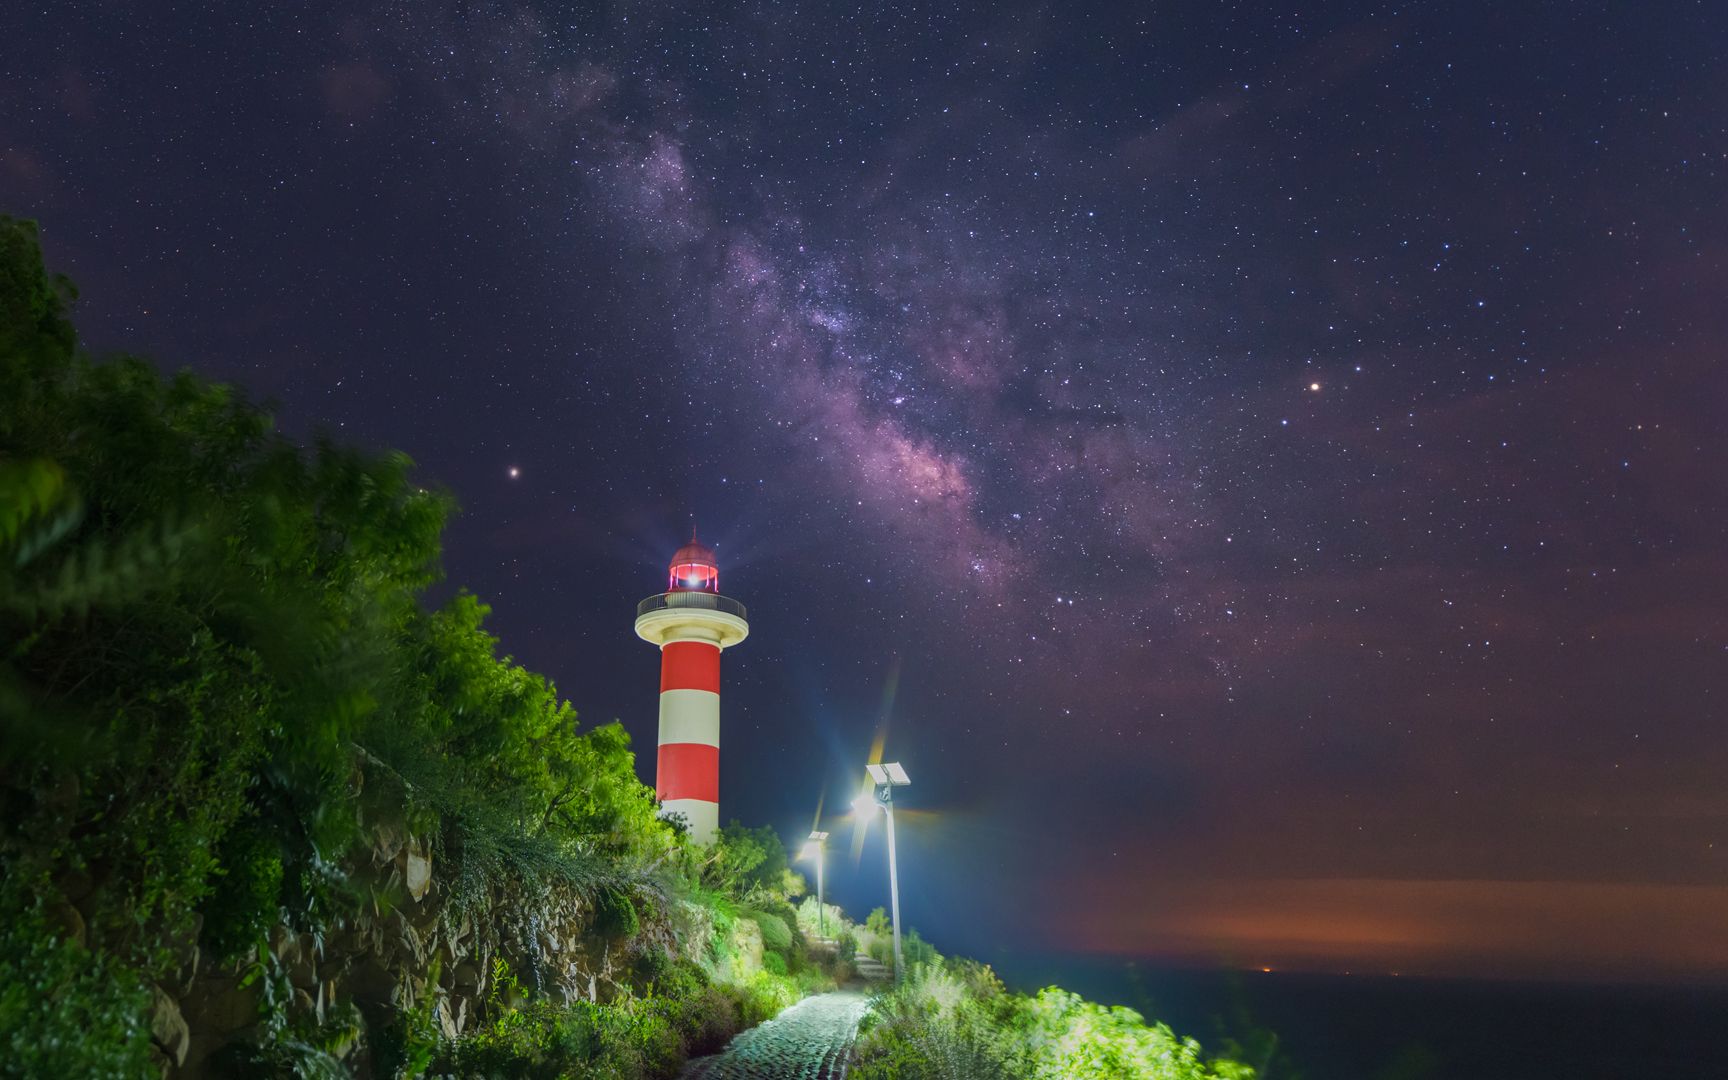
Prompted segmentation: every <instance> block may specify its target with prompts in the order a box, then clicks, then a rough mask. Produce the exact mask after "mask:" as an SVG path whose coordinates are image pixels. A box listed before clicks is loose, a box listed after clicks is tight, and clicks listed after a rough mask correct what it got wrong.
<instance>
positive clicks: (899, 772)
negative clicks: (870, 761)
mask: <svg viewBox="0 0 1728 1080" xmlns="http://www.w3.org/2000/svg"><path fill="white" fill-rule="evenodd" d="M864 771H865V772H867V773H869V774H870V780H871V782H872V783H874V784H876V785H877V786H881V785H883V784H887V785H889V786H890V787H905V786H906V785H907V784H910V783H911V782H912V780H911V778H910V777H908V776H907V775H906V770H905V768H904V767H902V766H901V764H900V763H899V762H898V761H890V762H888V763H887V764H885V765H866V766H864Z"/></svg>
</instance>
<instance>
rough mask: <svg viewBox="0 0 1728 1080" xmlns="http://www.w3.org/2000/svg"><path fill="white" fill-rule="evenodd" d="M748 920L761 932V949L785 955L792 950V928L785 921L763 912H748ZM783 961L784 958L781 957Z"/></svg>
mask: <svg viewBox="0 0 1728 1080" xmlns="http://www.w3.org/2000/svg"><path fill="white" fill-rule="evenodd" d="M749 915H750V920H751V921H752V922H754V923H755V924H756V925H757V926H758V927H760V928H761V930H762V947H763V948H765V949H769V950H771V951H773V952H777V953H786V952H788V951H790V950H791V948H792V928H791V927H790V926H788V925H787V924H786V920H785V919H783V918H781V917H780V916H778V915H770V914H769V913H767V912H765V911H751V912H749ZM782 959H784V957H782Z"/></svg>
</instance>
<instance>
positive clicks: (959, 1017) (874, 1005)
mask: <svg viewBox="0 0 1728 1080" xmlns="http://www.w3.org/2000/svg"><path fill="white" fill-rule="evenodd" d="M861 1030H862V1034H861V1037H860V1039H859V1043H858V1065H857V1068H856V1069H855V1070H854V1072H853V1075H854V1076H855V1077H857V1078H858V1080H889V1078H911V1080H918V1078H925V1077H929V1078H936V1077H978V1078H981V1080H987V1078H992V1077H1008V1076H1013V1077H1025V1078H1028V1080H1253V1077H1254V1070H1253V1069H1252V1068H1250V1067H1248V1066H1246V1065H1243V1064H1241V1063H1239V1062H1235V1061H1228V1060H1207V1059H1205V1058H1204V1057H1203V1056H1202V1054H1201V1049H1200V1045H1199V1044H1198V1043H1196V1042H1195V1041H1194V1040H1192V1039H1183V1038H1179V1037H1177V1036H1176V1035H1175V1034H1173V1033H1172V1032H1171V1031H1170V1029H1169V1028H1168V1027H1166V1026H1164V1025H1162V1024H1151V1025H1149V1024H1147V1023H1146V1022H1145V1020H1144V1019H1142V1017H1141V1016H1140V1014H1139V1013H1136V1012H1135V1011H1134V1010H1132V1009H1125V1008H1120V1007H1112V1006H1104V1005H1099V1004H1096V1003H1094V1002H1089V1001H1085V1000H1084V999H1082V998H1080V997H1078V996H1077V995H1074V994H1071V993H1068V992H1067V991H1064V990H1059V989H1056V988H1054V987H1051V988H1049V989H1046V990H1044V991H1041V992H1040V993H1039V994H1038V995H1037V996H1036V997H1033V998H1026V997H1023V996H1021V995H1017V994H1010V993H1008V992H1007V991H1006V990H1004V989H1003V987H1002V984H1001V982H1000V981H999V980H998V979H997V978H996V976H995V974H994V973H993V972H991V971H990V969H989V968H987V967H984V966H982V965H978V964H972V963H969V962H965V961H946V962H941V963H937V964H933V965H931V966H929V967H926V968H920V969H915V971H914V972H913V973H912V974H911V975H910V976H909V977H908V978H907V979H906V980H905V981H904V982H903V983H901V984H900V985H899V986H897V987H895V988H893V989H891V990H888V991H886V992H884V993H880V994H878V995H876V996H875V997H874V998H873V999H872V1001H871V1006H870V1012H869V1014H868V1015H867V1016H866V1019H865V1022H864V1024H863V1025H862V1028H861Z"/></svg>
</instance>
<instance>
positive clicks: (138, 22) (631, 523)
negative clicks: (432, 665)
mask: <svg viewBox="0 0 1728 1080" xmlns="http://www.w3.org/2000/svg"><path fill="white" fill-rule="evenodd" d="M0 43H3V44H0V85H4V87H5V94H4V96H3V97H0V210H4V211H6V212H10V213H13V214H21V215H26V216H32V217H37V218H39V219H40V220H41V221H42V223H43V229H44V247H45V249H46V251H47V254H48V257H49V259H50V262H51V263H52V265H53V266H54V267H55V268H57V269H60V270H63V271H65V272H67V273H69V274H71V275H72V276H73V277H74V278H75V279H76V280H77V281H78V282H79V284H80V286H81V288H82V291H83V299H82V300H81V303H80V307H79V316H78V317H79V323H80V326H81V328H82V332H83V333H84V335H85V338H86V341H87V343H88V344H89V345H90V347H91V348H93V349H95V350H97V351H98V352H101V351H107V350H113V349H117V348H127V349H130V350H133V351H138V352H143V353H147V354H149V355H151V356H153V357H154V358H156V359H157V360H158V361H159V362H161V363H162V364H163V365H164V367H168V368H176V367H180V366H190V367H192V368H193V369H195V370H197V371H199V372H201V373H204V374H207V375H209V376H212V377H215V378H219V379H224V380H232V381H234V382H237V383H239V384H241V385H242V386H244V387H246V388H247V390H248V392H249V393H251V394H252V395H254V396H255V397H257V398H260V399H268V400H271V401H273V402H276V403H277V415H278V416H279V417H280V421H281V424H282V426H283V427H284V429H286V430H288V431H289V432H291V433H295V434H296V435H310V434H311V433H312V432H315V431H318V430H321V429H322V430H328V431H330V432H333V433H335V434H336V435H338V436H339V437H341V438H344V439H346V440H350V441H353V442H356V443H359V444H361V445H365V446H370V447H377V448H385V447H395V448H400V449H402V450H405V451H406V452H408V453H409V454H410V455H411V456H412V457H413V458H414V459H415V460H416V461H417V462H418V463H419V465H420V467H421V469H422V470H423V474H424V476H425V477H426V478H428V479H429V480H432V481H435V482H437V483H440V484H443V485H445V486H447V487H448V488H449V489H450V490H451V491H452V492H453V493H454V495H455V496H456V498H457V500H458V501H459V502H460V504H461V506H462V507H463V512H462V514H461V516H460V517H459V518H458V519H457V520H456V521H455V522H454V523H453V525H452V527H451V529H450V531H449V535H448V540H447V549H446V561H447V565H448V568H449V577H450V581H451V582H452V583H453V584H460V585H463V586H466V587H468V588H470V589H472V590H473V591H475V592H476V593H478V594H479V595H480V596H481V597H483V598H484V599H486V600H487V601H488V602H490V603H492V604H493V605H494V607H495V615H494V618H493V626H494V628H495V630H496V632H497V633H498V634H499V635H500V637H501V639H502V642H503V648H504V649H505V650H506V651H508V652H509V653H510V654H512V655H514V656H515V657H517V658H518V659H519V660H520V661H521V662H523V663H525V664H527V665H528V666H530V667H532V668H534V669H536V670H539V671H542V672H544V673H546V674H548V675H550V676H551V677H553V678H554V679H555V680H556V681H557V683H558V685H559V687H560V689H561V691H562V692H563V693H564V694H565V695H566V696H567V697H569V698H570V700H571V701H572V702H573V703H574V704H575V705H576V707H577V708H578V709H579V710H580V712H581V714H582V716H583V717H584V719H585V720H589V721H603V720H608V719H612V718H618V719H620V720H622V721H623V722H624V724H625V725H626V726H627V727H628V728H629V730H630V731H631V732H632V734H633V736H634V737H635V739H636V740H637V744H638V746H648V747H650V748H651V747H652V745H653V742H654V730H655V707H656V706H655V693H656V690H657V686H658V683H657V674H656V673H657V658H656V657H655V655H654V654H653V651H652V650H651V649H650V648H649V647H648V646H646V645H644V644H643V643H642V642H640V641H638V640H637V639H636V638H635V636H634V634H633V633H632V632H631V620H632V618H633V615H634V605H635V602H636V601H637V600H639V599H641V598H642V597H644V596H647V595H649V594H651V593H653V592H657V591H659V590H660V589H661V588H662V587H663V584H664V580H665V577H664V574H665V569H664V568H665V562H666V560H667V559H668V558H669V556H670V554H671V552H672V550H673V549H674V548H675V547H677V546H678V544H679V543H680V542H681V541H682V540H684V539H685V537H686V536H687V535H688V533H689V529H690V526H691V523H692V521H694V522H695V524H696V526H697V527H698V529H699V531H700V533H701V535H702V538H703V539H704V540H705V541H707V542H709V543H711V544H713V545H714V546H715V547H716V548H717V550H718V552H719V554H720V559H721V562H722V566H721V585H722V588H723V591H725V592H726V593H728V594H729V595H732V596H735V597H737V598H739V599H741V600H743V601H744V602H745V603H747V604H749V605H750V609H751V616H752V626H753V630H752V634H751V637H750V640H749V641H747V642H746V643H744V644H743V645H742V646H740V647H739V648H738V649H737V650H736V651H729V652H728V654H727V656H726V662H725V668H726V670H725V675H724V678H725V683H726V686H725V696H724V704H723V718H724V719H723V733H724V734H723V740H722V741H723V747H724V753H723V754H722V802H723V806H722V814H723V816H724V817H728V818H730V817H734V816H735V817H739V818H742V819H744V820H745V821H748V822H771V823H773V824H775V825H776V826H777V827H779V829H780V830H781V832H782V833H783V834H784V835H785V836H786V837H787V838H788V839H789V840H790V839H793V838H796V837H798V836H801V835H802V834H803V831H804V830H806V829H807V828H809V827H810V824H811V821H812V819H813V816H814V814H815V813H816V810H817V807H818V805H819V804H825V805H826V807H827V816H826V817H825V818H824V819H823V820H824V822H825V825H824V827H826V828H830V829H833V830H835V831H836V835H837V837H841V838H846V839H849V838H850V837H851V835H852V834H851V832H850V831H849V830H850V826H849V824H848V822H847V821H846V819H845V818H844V817H842V816H840V814H841V812H842V811H843V810H844V807H845V805H846V803H847V802H848V801H849V800H850V798H851V796H852V795H853V793H854V792H855V790H856V784H857V783H858V780H859V778H860V766H861V765H862V763H863V762H864V761H865V760H866V758H867V757H868V755H869V754H870V753H871V749H872V746H873V745H874V744H875V743H876V742H877V740H882V741H883V743H882V745H883V746H884V751H885V754H886V756H887V757H888V758H890V759H896V758H897V759H900V760H902V761H904V762H905V763H906V765H907V768H908V770H909V772H910V773H911V776H912V778H913V781H914V786H913V787H911V788H910V789H908V790H907V791H906V792H905V793H904V794H903V796H902V803H901V805H902V806H903V810H902V812H901V816H900V819H899V820H900V836H901V840H900V845H899V846H900V852H901V859H902V871H903V872H902V881H903V902H904V907H905V915H906V919H907V921H908V922H910V923H911V924H913V925H915V926H918V927H920V928H921V929H922V930H923V931H924V932H925V934H926V935H927V936H929V937H931V938H932V939H934V940H936V941H937V942H938V943H939V944H940V945H942V946H943V947H944V948H946V949H949V950H952V951H957V952H964V953H970V954H973V955H977V956H980V957H982V958H985V959H1002V958H1004V957H1008V956H1011V955H1014V954H1016V953H1031V952H1039V951H1045V952H1058V953H1100V954H1125V955H1142V956H1152V957H1158V958H1161V959H1164V960H1169V961H1174V962H1180V963H1196V964H1230V965H1240V966H1246V967H1259V966H1280V967H1284V966H1289V967H1300V968H1311V969H1315V970H1324V971H1341V970H1377V971H1378V970H1401V971H1407V972H1436V973H1467V974H1485V975H1495V976H1533V975H1544V976H1546V975H1558V976H1563V977H1594V976H1598V975H1613V976H1627V975H1631V976H1637V977H1670V976H1698V975H1704V976H1717V977H1719V976H1721V975H1724V974H1728V788H1725V787H1724V779H1723V778H1724V776H1728V725H1725V720H1728V714H1725V708H1724V705H1725V703H1724V695H1725V694H1728V469H1725V467H1724V462H1725V461H1728V439H1725V438H1724V435H1725V434H1728V432H1725V428H1728V379H1725V376H1724V374H1723V371H1722V365H1723V357H1724V353H1725V349H1728V303H1725V302H1724V300H1723V298H1722V297H1723V288H1724V284H1725V282H1728V276H1725V267H1724V261H1725V256H1728V205H1725V194H1724V193H1725V191H1728V188H1725V186H1724V174H1725V172H1728V158H1725V155H1728V130H1725V123H1724V120H1723V113H1722V111H1721V102H1722V101H1723V100H1725V99H1728V65H1724V64H1723V63H1722V60H1721V58H1722V57H1723V56H1724V55H1728V9H1724V8H1723V7H1722V6H1721V5H1719V4H1713V3H1705V2H1700V3H1692V4H1682V3H1674V4H1665V5H1584V4H1567V3H1530V4H1505V3H1480V2H1473V0H1463V2H1458V3H1445V4H1440V3H1430V4H1390V5H1388V4H1375V3H1340V4H1334V5H1324V6H1323V8H1322V9H1320V10H1316V11H1306V10H1301V11H1298V10H1290V9H1288V8H1284V7H1278V6H1276V5H1238V4H1228V3H1218V2H1213V0H1207V2H1174V3H1137V4H1128V3H1108V4H1098V5H1089V4H1083V3H1082V4H1044V5H996V4H969V3H943V4H928V5H912V4H905V3H887V4H883V3H866V4H811V3H741V4H733V3H714V4H702V5H687V6H686V5H673V4H664V3H652V4H636V3H619V4H611V5H589V4H582V5H574V4H556V3H548V2H538V3H520V4H490V3H444V2H440V0H428V2H423V3H422V2H415V3H384V4H378V3H374V2H372V0H354V2H350V3H345V4H341V5H329V6H325V5H306V10H301V5H253V6H245V5H242V6H234V5H217V4H205V5H195V4H184V5H182V4H172V3H161V4H150V5H139V4H125V3H70V2H68V3H55V4H43V3H40V2H35V3H30V2H26V3H20V4H15V5H8V6H7V9H6V11H5V12H4V13H3V14H0ZM652 760H653V756H652V752H651V750H650V752H649V753H648V754H647V755H645V756H644V758H643V760H642V761H641V762H640V763H639V764H640V766H641V768H642V771H643V774H644V778H645V779H650V780H651V779H652V778H651V776H649V775H648V774H649V773H650V772H651V769H652ZM840 848H841V849H842V850H837V851H836V854H835V859H834V864H833V867H832V870H831V873H830V886H831V890H832V892H833V893H834V894H835V896H836V897H837V898H838V899H839V900H841V901H842V902H844V903H846V904H848V905H850V906H851V907H853V908H854V910H857V911H862V910H865V909H867V908H868V907H870V906H872V905H874V904H877V903H881V902H884V901H885V899H886V884H885V880H884V874H883V871H882V862H881V859H882V851H881V845H880V837H879V836H878V835H876V834H875V833H872V834H871V835H870V836H869V837H868V838H867V839H866V842H865V843H864V845H863V847H862V850H861V851H858V850H856V849H855V848H854V847H853V846H852V845H851V844H850V843H842V844H841V845H840Z"/></svg>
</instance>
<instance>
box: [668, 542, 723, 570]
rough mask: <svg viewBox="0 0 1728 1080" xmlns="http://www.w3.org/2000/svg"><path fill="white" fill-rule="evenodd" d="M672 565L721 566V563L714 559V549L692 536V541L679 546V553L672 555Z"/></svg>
mask: <svg viewBox="0 0 1728 1080" xmlns="http://www.w3.org/2000/svg"><path fill="white" fill-rule="evenodd" d="M672 565H673V566H690V565H696V566H719V565H720V564H719V563H717V562H715V561H714V549H713V548H711V547H709V546H708V545H707V544H704V543H702V542H701V541H700V540H698V539H696V538H695V537H694V536H692V537H691V538H690V542H689V543H688V544H685V545H684V546H683V547H681V548H679V549H678V553H677V554H676V555H673V556H672Z"/></svg>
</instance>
